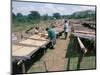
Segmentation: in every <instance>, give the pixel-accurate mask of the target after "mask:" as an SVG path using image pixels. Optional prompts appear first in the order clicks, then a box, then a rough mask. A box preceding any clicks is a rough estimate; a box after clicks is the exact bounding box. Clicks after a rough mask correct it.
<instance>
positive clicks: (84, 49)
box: [77, 37, 87, 53]
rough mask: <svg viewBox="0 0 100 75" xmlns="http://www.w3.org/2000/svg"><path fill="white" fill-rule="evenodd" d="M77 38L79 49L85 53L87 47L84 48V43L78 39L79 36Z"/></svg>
mask: <svg viewBox="0 0 100 75" xmlns="http://www.w3.org/2000/svg"><path fill="white" fill-rule="evenodd" d="M77 40H78V42H79V45H80V47H81V49H82V50H83V51H84V53H86V52H87V49H86V48H85V46H84V44H83V43H82V41H81V40H80V38H79V37H77Z"/></svg>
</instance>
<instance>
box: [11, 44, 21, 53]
mask: <svg viewBox="0 0 100 75" xmlns="http://www.w3.org/2000/svg"><path fill="white" fill-rule="evenodd" d="M20 48H22V46H18V45H12V52H14V51H16V50H18V49H20Z"/></svg>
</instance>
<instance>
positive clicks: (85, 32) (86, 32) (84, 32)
mask: <svg viewBox="0 0 100 75" xmlns="http://www.w3.org/2000/svg"><path fill="white" fill-rule="evenodd" d="M74 32H75V33H83V34H92V35H95V34H96V33H95V32H88V31H78V30H76V31H74Z"/></svg>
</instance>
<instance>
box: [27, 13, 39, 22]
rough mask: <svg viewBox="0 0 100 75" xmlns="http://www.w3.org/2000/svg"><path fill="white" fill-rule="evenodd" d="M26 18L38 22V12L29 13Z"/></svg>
mask: <svg viewBox="0 0 100 75" xmlns="http://www.w3.org/2000/svg"><path fill="white" fill-rule="evenodd" d="M28 18H29V19H30V20H40V13H38V11H31V13H30V14H29V15H28Z"/></svg>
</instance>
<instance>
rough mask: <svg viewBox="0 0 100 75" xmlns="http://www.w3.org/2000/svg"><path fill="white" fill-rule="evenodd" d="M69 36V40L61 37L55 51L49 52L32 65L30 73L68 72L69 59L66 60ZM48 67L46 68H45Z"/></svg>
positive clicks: (50, 50)
mask: <svg viewBox="0 0 100 75" xmlns="http://www.w3.org/2000/svg"><path fill="white" fill-rule="evenodd" d="M69 39H70V38H69V35H68V37H67V39H66V40H65V39H64V36H61V37H60V38H58V39H57V43H56V47H55V49H49V50H47V52H46V54H44V55H43V57H42V58H41V59H40V61H38V62H36V63H35V64H33V65H32V67H31V68H30V69H29V71H28V72H33V71H34V72H45V71H64V70H66V66H67V65H66V64H67V62H66V61H67V59H66V58H65V56H66V52H67V46H68V43H69ZM45 66H46V67H45Z"/></svg>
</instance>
